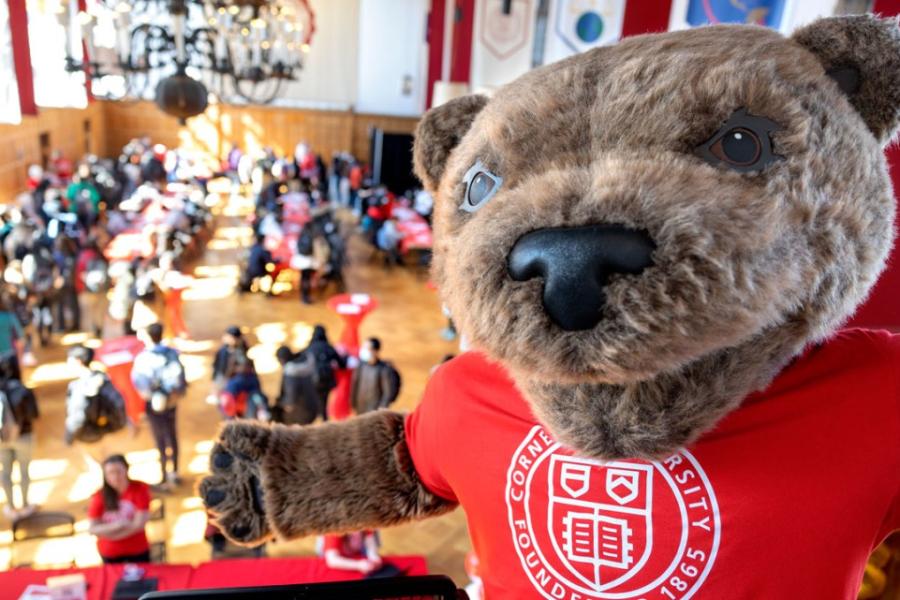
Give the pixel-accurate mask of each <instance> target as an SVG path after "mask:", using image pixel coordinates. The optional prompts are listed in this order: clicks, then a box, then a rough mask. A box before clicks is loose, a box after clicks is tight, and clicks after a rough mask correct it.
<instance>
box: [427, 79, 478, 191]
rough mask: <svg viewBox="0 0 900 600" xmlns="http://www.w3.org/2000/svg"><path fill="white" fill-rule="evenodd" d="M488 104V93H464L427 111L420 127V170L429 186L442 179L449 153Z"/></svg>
mask: <svg viewBox="0 0 900 600" xmlns="http://www.w3.org/2000/svg"><path fill="white" fill-rule="evenodd" d="M485 104H487V98H486V97H484V96H464V97H462V98H455V99H453V100H450V101H449V102H447V103H445V104H443V105H441V110H440V112H437V111H434V112H431V113H429V114H427V115H425V116H424V117H423V118H422V120H421V121H420V122H419V124H418V126H417V127H416V137H415V140H416V142H415V146H416V147H415V150H414V152H413V156H414V160H415V163H416V173H418V174H419V177H420V178H421V179H422V181H425V182H426V185H428V186H429V187H434V186H436V185H437V182H439V181H440V180H441V175H443V173H444V167H445V166H446V164H447V156H448V155H449V154H450V152H451V151H452V150H453V149H454V148H455V147H456V145H457V144H459V140H460V139H461V138H462V136H463V135H464V134H465V133H466V131H467V130H468V129H469V126H470V125H471V124H472V119H474V118H475V115H476V114H478V111H479V110H481V109H482V108H484V105H485Z"/></svg>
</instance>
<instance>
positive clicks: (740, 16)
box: [687, 0, 785, 29]
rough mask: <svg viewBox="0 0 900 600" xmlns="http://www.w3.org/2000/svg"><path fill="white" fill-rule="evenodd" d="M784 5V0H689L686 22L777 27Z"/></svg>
mask: <svg viewBox="0 0 900 600" xmlns="http://www.w3.org/2000/svg"><path fill="white" fill-rule="evenodd" d="M784 5H785V0H689V2H688V7H687V22H688V25H690V26H691V27H697V26H699V25H716V24H718V23H743V24H747V25H764V26H766V27H772V28H773V29H779V28H780V27H781V19H782V17H783V15H784Z"/></svg>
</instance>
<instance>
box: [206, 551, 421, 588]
mask: <svg viewBox="0 0 900 600" xmlns="http://www.w3.org/2000/svg"><path fill="white" fill-rule="evenodd" d="M384 561H385V562H386V563H390V564H392V565H394V566H396V567H397V568H398V569H400V570H401V571H403V572H405V573H406V574H407V575H427V574H428V567H427V566H426V564H425V558H424V557H422V556H392V557H385V559H384ZM361 578H362V576H361V575H360V574H359V573H355V572H353V571H338V570H335V569H329V568H328V567H327V566H325V561H324V560H322V559H319V558H265V559H254V558H241V559H233V560H217V561H213V562H208V563H203V564H201V565H197V567H196V568H195V569H194V571H193V573H192V574H191V582H190V583H191V589H195V590H199V589H204V588H223V587H246V586H253V585H288V584H291V583H313V582H321V581H350V580H354V579H361Z"/></svg>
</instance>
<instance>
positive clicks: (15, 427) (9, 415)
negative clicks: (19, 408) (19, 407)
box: [0, 392, 20, 444]
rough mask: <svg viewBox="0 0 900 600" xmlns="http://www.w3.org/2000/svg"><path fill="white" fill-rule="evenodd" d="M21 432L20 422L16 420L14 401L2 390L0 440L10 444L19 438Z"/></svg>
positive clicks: (0, 397)
mask: <svg viewBox="0 0 900 600" xmlns="http://www.w3.org/2000/svg"><path fill="white" fill-rule="evenodd" d="M19 432H20V428H19V423H18V422H17V421H16V415H15V413H14V412H13V406H12V403H11V402H10V401H9V397H8V396H7V395H6V394H5V393H3V392H0V442H3V443H4V444H8V443H10V442H14V441H16V440H17V439H19Z"/></svg>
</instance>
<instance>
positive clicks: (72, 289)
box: [53, 235, 81, 332]
mask: <svg viewBox="0 0 900 600" xmlns="http://www.w3.org/2000/svg"><path fill="white" fill-rule="evenodd" d="M53 246H54V248H53V257H54V260H56V266H57V269H58V271H59V285H58V289H57V292H56V323H55V325H56V327H57V329H58V330H59V331H63V332H73V331H79V330H81V307H80V306H79V304H78V286H77V276H76V265H77V262H78V242H76V241H75V239H74V238H71V237H69V236H67V235H59V236H58V237H57V238H56V240H55V241H54V244H53Z"/></svg>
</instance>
